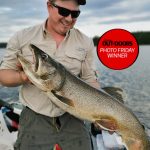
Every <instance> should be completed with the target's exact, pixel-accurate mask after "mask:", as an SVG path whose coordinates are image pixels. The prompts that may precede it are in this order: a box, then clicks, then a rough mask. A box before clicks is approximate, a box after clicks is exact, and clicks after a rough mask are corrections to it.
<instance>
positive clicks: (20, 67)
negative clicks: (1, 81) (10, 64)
mask: <svg viewBox="0 0 150 150" xmlns="http://www.w3.org/2000/svg"><path fill="white" fill-rule="evenodd" d="M16 66H17V68H18V69H19V70H22V65H21V63H20V62H18V63H17V64H16Z"/></svg>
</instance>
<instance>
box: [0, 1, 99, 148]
mask: <svg viewBox="0 0 150 150" xmlns="http://www.w3.org/2000/svg"><path fill="white" fill-rule="evenodd" d="M85 3H86V1H85V0H51V1H47V9H48V14H49V16H48V19H47V20H46V21H45V22H44V23H43V24H40V25H36V26H34V27H30V28H27V29H24V30H22V31H19V32H17V33H16V34H15V35H14V36H13V37H12V38H11V39H10V40H9V42H8V45H7V53H6V55H5V57H4V59H3V63H2V65H1V70H0V83H1V84H2V85H5V86H18V85H22V89H21V92H20V99H21V101H22V103H23V104H24V105H25V106H26V107H25V109H24V110H23V112H22V114H21V117H20V129H19V134H18V139H17V141H16V144H15V150H38V149H40V150H51V149H53V148H54V147H55V145H56V144H58V145H57V146H59V147H61V148H62V150H83V149H85V150H91V149H92V145H91V139H90V135H89V133H88V131H87V129H86V127H85V125H84V123H83V121H81V120H79V119H77V118H75V117H73V116H71V115H70V114H68V113H65V112H64V111H62V110H61V109H60V108H58V107H57V106H56V105H54V104H53V103H52V102H51V100H50V99H49V98H48V97H47V96H46V95H45V94H44V93H43V92H42V91H41V90H39V89H38V88H37V87H35V86H34V85H33V84H31V82H30V81H29V79H28V78H27V76H26V75H25V73H24V72H23V71H22V70H21V67H20V66H19V64H18V60H17V57H16V54H17V52H19V51H21V52H22V54H23V55H24V57H25V58H26V59H28V60H30V61H32V62H33V56H32V52H31V51H30V48H29V44H30V43H32V44H34V45H36V46H37V47H39V48H40V49H42V50H43V51H45V52H46V53H47V54H49V55H50V56H52V57H53V58H55V59H56V60H57V61H59V62H60V63H62V64H63V65H64V66H65V67H66V68H67V69H69V70H70V71H71V72H72V73H74V74H75V75H77V76H80V77H81V78H82V79H83V80H85V81H86V82H87V83H89V84H91V85H92V86H94V87H96V88H99V84H98V82H97V81H96V77H95V74H94V70H93V69H92V66H93V50H94V46H93V42H92V40H91V39H89V38H88V37H86V36H85V35H84V34H82V33H81V32H80V31H79V30H77V29H75V28H73V27H74V24H75V23H76V20H77V18H78V16H79V14H80V10H79V5H85Z"/></svg>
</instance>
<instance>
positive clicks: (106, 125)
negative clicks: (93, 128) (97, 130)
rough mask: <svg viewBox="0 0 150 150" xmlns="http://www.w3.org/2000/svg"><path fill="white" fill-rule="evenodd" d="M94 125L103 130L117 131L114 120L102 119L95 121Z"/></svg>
mask: <svg viewBox="0 0 150 150" xmlns="http://www.w3.org/2000/svg"><path fill="white" fill-rule="evenodd" d="M95 123H96V124H97V125H98V126H100V127H101V128H102V129H104V130H108V131H117V129H118V125H117V123H116V121H115V120H113V119H110V118H103V119H99V120H96V121H95Z"/></svg>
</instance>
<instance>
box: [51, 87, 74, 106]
mask: <svg viewBox="0 0 150 150" xmlns="http://www.w3.org/2000/svg"><path fill="white" fill-rule="evenodd" d="M51 92H52V93H53V94H54V96H55V97H57V98H58V99H59V100H60V101H61V102H62V103H65V104H66V105H69V106H71V107H74V102H73V100H71V99H69V98H67V97H63V96H62V95H59V94H57V93H56V92H55V91H53V90H52V91H51Z"/></svg>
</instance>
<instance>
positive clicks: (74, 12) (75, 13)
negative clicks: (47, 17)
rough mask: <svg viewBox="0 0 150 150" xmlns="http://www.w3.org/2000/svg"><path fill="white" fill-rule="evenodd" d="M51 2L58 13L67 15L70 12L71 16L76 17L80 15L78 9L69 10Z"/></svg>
mask: <svg viewBox="0 0 150 150" xmlns="http://www.w3.org/2000/svg"><path fill="white" fill-rule="evenodd" d="M51 4H52V6H54V7H56V8H58V13H59V14H60V15H61V16H63V17H67V16H69V15H70V14H71V17H72V18H78V17H79V15H80V10H69V9H67V8H64V7H60V6H58V5H56V4H54V3H52V2H51Z"/></svg>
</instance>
